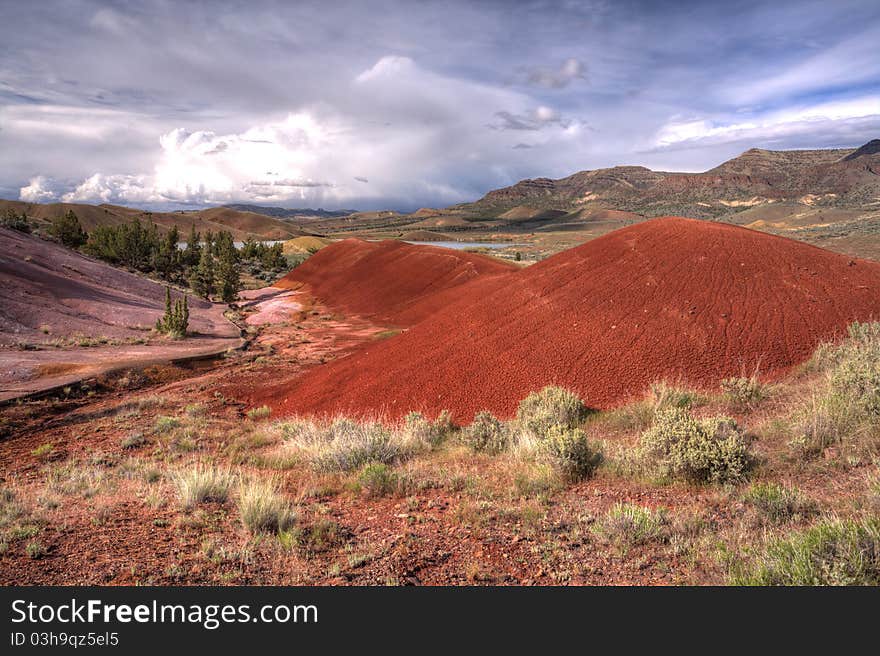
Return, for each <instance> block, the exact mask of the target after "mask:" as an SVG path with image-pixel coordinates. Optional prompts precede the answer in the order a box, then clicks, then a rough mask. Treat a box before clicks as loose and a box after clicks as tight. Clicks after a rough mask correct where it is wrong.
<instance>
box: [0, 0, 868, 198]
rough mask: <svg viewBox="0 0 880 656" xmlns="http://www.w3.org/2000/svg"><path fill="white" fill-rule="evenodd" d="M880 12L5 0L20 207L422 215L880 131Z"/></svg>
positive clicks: (11, 172)
mask: <svg viewBox="0 0 880 656" xmlns="http://www.w3.org/2000/svg"><path fill="white" fill-rule="evenodd" d="M878 44H880V2H877V1H876V0H862V1H851V2H847V1H846V0H835V1H834V2H829V1H828V0H820V1H816V2H811V1H801V2H787V1H785V0H774V1H773V2H769V1H766V2H752V1H737V0H728V1H726V2H702V3H689V2H681V1H677V2H670V3H668V4H664V3H661V2H656V1H655V2H637V1H631V2H626V1H620V0H618V1H607V2H603V1H597V2H590V1H589V0H584V1H576V2H551V1H545V2H521V3H514V2H497V3H495V2H478V1H476V0H472V1H470V2H455V1H449V0H447V1H445V2H429V1H424V2H417V1H412V0H410V1H406V2H404V1H402V0H388V1H373V0H362V1H360V2H352V3H346V2H335V1H331V0H323V1H322V2H308V1H299V2H260V1H257V0H254V1H251V2H248V1H245V0H242V1H239V2H217V1H212V2H204V3H199V2H187V3H182V2H172V1H170V0H168V1H164V2H163V1H143V2H131V3H124V2H93V1H90V0H66V1H64V2H51V1H41V2H25V1H16V0H0V197H2V198H21V199H22V200H27V201H36V202H49V201H54V200H65V201H76V202H88V203H102V202H112V203H122V204H129V205H134V206H142V207H153V208H159V207H176V206H182V205H208V204H216V203H226V202H234V201H235V202H254V203H260V204H265V205H282V206H287V207H305V206H312V207H314V206H323V207H325V208H339V207H346V208H347V207H354V208H359V209H374V208H385V207H392V208H397V209H414V208H416V207H420V206H443V205H449V204H453V203H457V202H462V201H468V200H473V199H476V198H478V197H480V196H481V195H482V194H483V193H485V192H486V191H487V190H489V189H492V188H495V187H499V186H503V185H507V184H510V183H513V182H515V181H517V180H519V179H522V178H527V177H538V176H547V177H562V176H565V175H568V174H570V173H573V172H575V171H578V170H583V169H589V168H600V167H605V166H613V165H616V164H641V165H645V166H650V167H652V168H655V169H665V170H689V171H700V170H705V169H707V168H711V167H712V166H715V165H716V164H718V163H720V162H721V161H723V160H725V159H727V158H729V157H731V156H734V155H736V154H738V153H739V152H741V151H743V150H745V149H747V148H750V147H753V146H757V147H764V148H809V147H835V146H857V145H860V144H862V143H864V142H866V141H868V140H870V139H872V138H877V137H880V55H878Z"/></svg>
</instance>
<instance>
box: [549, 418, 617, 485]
mask: <svg viewBox="0 0 880 656" xmlns="http://www.w3.org/2000/svg"><path fill="white" fill-rule="evenodd" d="M540 448H541V450H542V454H543V456H544V457H545V458H546V459H547V460H548V461H549V462H550V464H551V465H553V467H555V468H556V469H557V470H558V471H559V472H560V473H561V474H562V475H563V476H564V477H565V478H567V479H568V480H573V481H577V480H581V479H583V478H588V477H589V476H592V474H593V472H594V471H595V470H596V468H597V467H598V466H599V464H600V463H601V462H602V459H603V455H602V448H601V446H599V445H596V444H594V443H592V442H590V441H589V440H588V439H587V434H586V433H585V432H584V431H583V430H581V429H580V428H565V427H564V426H553V427H551V428H550V429H549V430H548V431H547V433H546V436H545V437H544V439H543V440H541V442H540Z"/></svg>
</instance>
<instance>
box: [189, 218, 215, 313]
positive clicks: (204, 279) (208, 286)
mask: <svg viewBox="0 0 880 656" xmlns="http://www.w3.org/2000/svg"><path fill="white" fill-rule="evenodd" d="M211 237H212V235H211V233H210V232H209V233H208V234H207V241H205V244H204V246H202V247H201V255H200V256H199V264H198V266H196V268H195V269H194V270H193V272H192V274H191V276H190V281H189V285H190V287H192V290H193V291H194V292H195V293H196V295H198V296H201V297H202V298H204V299H205V300H210V298H211V295H212V294H213V293H214V253H213V249H212V248H211Z"/></svg>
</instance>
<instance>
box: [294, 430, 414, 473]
mask: <svg viewBox="0 0 880 656" xmlns="http://www.w3.org/2000/svg"><path fill="white" fill-rule="evenodd" d="M281 432H282V435H283V436H284V438H285V440H286V441H287V444H288V445H289V446H290V447H291V448H294V449H296V450H297V451H298V452H299V453H300V455H301V456H302V457H303V459H304V460H306V461H307V462H309V463H310V464H311V465H312V467H314V468H315V469H317V470H318V471H325V472H331V471H356V470H358V469H360V468H361V467H363V466H364V465H365V464H367V463H370V462H379V463H383V464H386V465H390V464H394V463H396V462H399V461H402V460H405V459H407V458H410V457H412V456H413V455H415V454H416V453H418V452H420V451H423V450H425V449H429V448H430V447H431V445H430V444H428V443H425V442H424V441H422V437H421V436H420V435H416V434H413V433H411V432H409V431H407V430H406V429H405V427H404V428H399V429H397V430H391V429H389V428H386V427H385V426H383V425H382V424H381V423H379V422H377V421H355V420H353V419H348V418H344V417H340V418H337V419H334V420H332V421H330V422H314V421H303V420H299V421H292V422H287V423H285V424H282V425H281Z"/></svg>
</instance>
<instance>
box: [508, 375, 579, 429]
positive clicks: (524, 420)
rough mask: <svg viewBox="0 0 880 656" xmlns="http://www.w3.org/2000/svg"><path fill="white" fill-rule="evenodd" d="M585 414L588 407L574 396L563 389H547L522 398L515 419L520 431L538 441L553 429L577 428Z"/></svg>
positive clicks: (550, 387)
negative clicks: (562, 427) (557, 427)
mask: <svg viewBox="0 0 880 656" xmlns="http://www.w3.org/2000/svg"><path fill="white" fill-rule="evenodd" d="M587 413H588V409H587V406H586V405H584V402H583V401H581V399H580V398H579V397H578V396H577V394H575V393H574V392H571V391H569V390H567V389H565V388H562V387H553V386H548V387H545V388H544V389H542V390H541V391H540V392H532V393H531V394H529V395H528V396H527V397H526V398H524V399H523V400H522V401H521V402H520V404H519V408H518V409H517V411H516V418H517V421H518V422H519V425H520V428H521V429H522V430H523V431H525V432H526V433H527V434H529V435H531V436H532V437H534V438H537V439H541V438H542V437H543V436H544V435H545V434H546V433H547V431H548V430H549V429H550V428H551V427H552V426H564V427H566V428H574V427H576V426H577V425H578V424H580V423H581V422H582V421H583V420H584V419H585V418H586V416H587Z"/></svg>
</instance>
